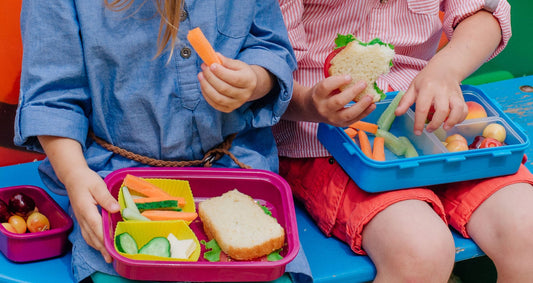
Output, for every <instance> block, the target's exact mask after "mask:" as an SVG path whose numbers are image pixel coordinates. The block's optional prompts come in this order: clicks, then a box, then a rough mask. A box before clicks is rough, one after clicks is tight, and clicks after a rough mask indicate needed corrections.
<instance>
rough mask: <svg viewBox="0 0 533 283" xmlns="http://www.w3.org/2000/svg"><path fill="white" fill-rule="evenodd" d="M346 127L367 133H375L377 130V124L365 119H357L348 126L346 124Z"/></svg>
mask: <svg viewBox="0 0 533 283" xmlns="http://www.w3.org/2000/svg"><path fill="white" fill-rule="evenodd" d="M348 129H356V130H361V131H365V132H367V133H371V134H376V132H377V131H378V125H377V124H374V123H370V122H365V121H357V122H355V123H353V124H351V125H350V126H348ZM348 129H346V130H348ZM346 130H345V131H346Z"/></svg>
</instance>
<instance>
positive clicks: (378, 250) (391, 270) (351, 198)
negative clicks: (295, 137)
mask: <svg viewBox="0 0 533 283" xmlns="http://www.w3.org/2000/svg"><path fill="white" fill-rule="evenodd" d="M280 175H282V176H283V177H285V178H286V179H287V181H288V182H289V184H290V185H291V188H292V190H293V193H294V195H295V197H296V198H298V199H299V200H301V201H302V202H303V203H304V205H305V207H306V209H307V210H308V212H309V214H310V215H311V216H312V217H313V219H314V220H315V221H316V222H317V224H318V226H319V227H320V229H321V230H322V231H323V232H324V233H325V234H326V235H328V236H329V235H332V234H333V235H334V236H336V237H337V238H339V239H341V240H342V241H344V242H346V243H347V244H349V245H350V247H351V249H352V250H353V251H354V252H356V253H358V254H365V251H368V254H369V255H370V257H371V259H372V261H373V262H374V263H375V265H376V268H377V277H376V281H375V282H380V281H381V282H402V281H411V282H446V281H447V280H448V278H449V276H450V273H451V271H452V268H453V263H454V260H455V245H454V242H453V238H452V236H451V233H450V229H449V228H448V227H447V225H446V223H445V220H444V219H445V218H444V208H443V207H442V204H441V202H440V200H439V199H438V197H437V196H436V195H435V194H434V193H433V191H431V190H429V189H408V190H398V191H391V192H385V193H367V192H365V191H363V190H361V189H360V188H359V187H357V185H356V184H355V183H354V182H353V181H352V180H351V179H350V178H349V176H348V175H346V173H345V172H344V171H343V170H342V168H341V167H340V166H339V165H338V164H337V163H336V162H335V160H334V159H330V158H311V159H291V158H281V159H280ZM428 204H431V206H430V205H428ZM436 212H437V213H436ZM363 247H364V248H365V250H363Z"/></svg>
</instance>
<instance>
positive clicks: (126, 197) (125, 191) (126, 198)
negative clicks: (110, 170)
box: [121, 186, 141, 215]
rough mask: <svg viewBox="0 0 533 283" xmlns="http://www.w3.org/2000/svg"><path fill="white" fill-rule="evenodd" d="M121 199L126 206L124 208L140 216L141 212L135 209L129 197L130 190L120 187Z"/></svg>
mask: <svg viewBox="0 0 533 283" xmlns="http://www.w3.org/2000/svg"><path fill="white" fill-rule="evenodd" d="M121 190H122V197H123V198H124V203H125V204H126V207H127V208H129V209H131V210H132V212H134V213H137V214H139V215H141V212H140V211H139V209H137V205H135V202H134V201H133V198H132V197H131V194H130V190H129V189H128V187H126V186H122V188H121Z"/></svg>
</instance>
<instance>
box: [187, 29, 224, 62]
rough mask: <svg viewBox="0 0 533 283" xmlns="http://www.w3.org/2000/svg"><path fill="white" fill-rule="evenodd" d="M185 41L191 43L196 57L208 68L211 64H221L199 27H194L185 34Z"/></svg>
mask: <svg viewBox="0 0 533 283" xmlns="http://www.w3.org/2000/svg"><path fill="white" fill-rule="evenodd" d="M187 40H189V42H190V43H191V45H192V47H193V48H194V50H195V51H196V53H198V56H200V58H202V60H203V61H204V62H205V63H206V64H207V65H208V66H210V65H211V64H213V63H218V64H222V62H221V61H220V58H218V56H217V54H216V53H215V50H214V49H213V47H212V46H211V44H210V43H209V41H207V38H205V36H204V33H203V32H202V30H201V29H200V28H199V27H196V28H194V29H192V30H190V31H189V33H188V34H187Z"/></svg>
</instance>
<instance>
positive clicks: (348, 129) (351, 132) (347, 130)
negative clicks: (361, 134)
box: [344, 128, 357, 138]
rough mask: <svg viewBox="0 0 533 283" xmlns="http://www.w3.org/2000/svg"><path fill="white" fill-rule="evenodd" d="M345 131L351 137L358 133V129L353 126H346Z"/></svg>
mask: <svg viewBox="0 0 533 283" xmlns="http://www.w3.org/2000/svg"><path fill="white" fill-rule="evenodd" d="M344 132H345V133H346V134H347V135H348V136H349V137H350V138H353V137H355V136H356V135H357V130H355V129H353V128H346V129H344Z"/></svg>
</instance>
